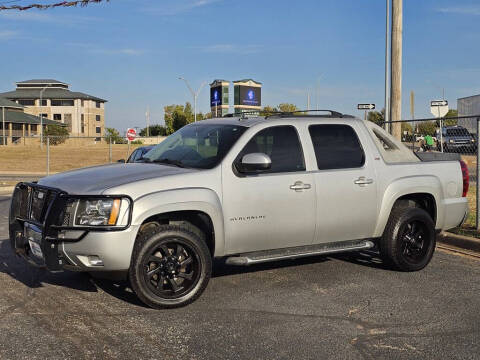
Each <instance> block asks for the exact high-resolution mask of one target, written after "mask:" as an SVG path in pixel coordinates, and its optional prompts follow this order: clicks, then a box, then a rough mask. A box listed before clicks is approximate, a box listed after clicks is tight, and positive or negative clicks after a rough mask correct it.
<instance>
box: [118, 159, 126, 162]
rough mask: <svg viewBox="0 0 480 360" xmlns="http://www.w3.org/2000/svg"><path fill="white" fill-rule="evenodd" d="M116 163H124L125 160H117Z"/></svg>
mask: <svg viewBox="0 0 480 360" xmlns="http://www.w3.org/2000/svg"><path fill="white" fill-rule="evenodd" d="M117 162H119V163H125V159H120V160H117Z"/></svg>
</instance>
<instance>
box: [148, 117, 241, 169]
mask: <svg viewBox="0 0 480 360" xmlns="http://www.w3.org/2000/svg"><path fill="white" fill-rule="evenodd" d="M245 130H246V128H245V127H244V126H240V125H238V126H237V125H224V124H214V123H210V124H208V123H207V124H205V123H203V122H202V121H199V122H197V123H195V124H191V125H187V126H184V127H183V128H181V129H180V130H178V131H177V132H175V133H173V134H172V135H170V136H169V137H167V138H166V139H165V140H163V141H162V142H161V143H160V144H158V145H157V146H155V147H154V148H153V149H152V150H151V151H149V152H148V154H146V155H145V162H158V163H167V164H168V163H170V164H172V163H177V164H181V166H186V167H192V168H199V169H211V168H213V167H215V166H216V165H217V164H218V163H219V162H220V161H221V160H222V159H223V157H224V156H225V155H226V154H227V152H228V151H229V150H230V149H231V147H232V146H233V145H234V144H235V142H236V141H237V140H238V139H239V138H240V136H241V135H242V134H243V132H244V131H245Z"/></svg>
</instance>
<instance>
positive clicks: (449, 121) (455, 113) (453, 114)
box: [437, 109, 458, 127]
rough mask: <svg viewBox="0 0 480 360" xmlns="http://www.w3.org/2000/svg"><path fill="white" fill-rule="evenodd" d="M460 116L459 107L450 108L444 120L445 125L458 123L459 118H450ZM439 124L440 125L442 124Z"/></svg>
mask: <svg viewBox="0 0 480 360" xmlns="http://www.w3.org/2000/svg"><path fill="white" fill-rule="evenodd" d="M457 117H458V111H457V109H450V110H448V112H447V115H445V119H444V120H443V126H455V125H457V124H458V119H449V118H457ZM437 126H439V127H440V124H438V125H437Z"/></svg>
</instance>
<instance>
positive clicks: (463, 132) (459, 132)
mask: <svg viewBox="0 0 480 360" xmlns="http://www.w3.org/2000/svg"><path fill="white" fill-rule="evenodd" d="M447 136H470V133H469V132H468V130H467V129H465V128H461V127H458V128H455V129H447Z"/></svg>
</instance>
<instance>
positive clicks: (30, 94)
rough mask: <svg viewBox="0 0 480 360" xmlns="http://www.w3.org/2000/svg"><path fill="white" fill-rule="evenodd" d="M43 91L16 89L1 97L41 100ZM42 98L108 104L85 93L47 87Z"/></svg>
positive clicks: (37, 89) (0, 95)
mask: <svg viewBox="0 0 480 360" xmlns="http://www.w3.org/2000/svg"><path fill="white" fill-rule="evenodd" d="M40 91H41V89H39V88H35V89H18V88H17V89H16V90H14V91H8V92H4V93H0V97H4V98H7V99H10V100H17V99H39V98H40ZM42 97H43V98H44V99H82V100H94V101H100V102H107V100H104V99H101V98H99V97H96V96H92V95H88V94H85V93H81V92H77V91H70V90H67V89H60V88H54V87H53V88H49V87H47V88H46V89H45V91H44V92H43V95H42Z"/></svg>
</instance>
